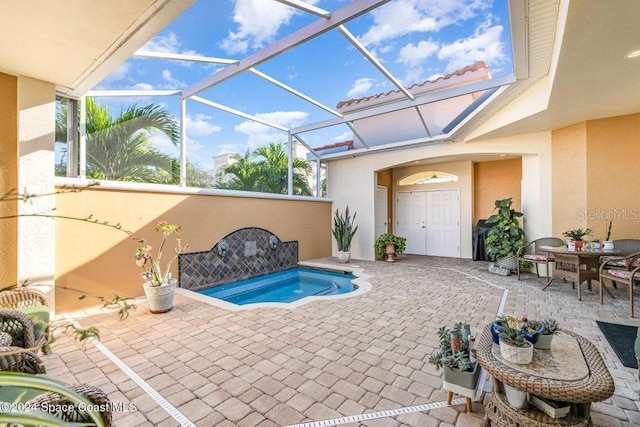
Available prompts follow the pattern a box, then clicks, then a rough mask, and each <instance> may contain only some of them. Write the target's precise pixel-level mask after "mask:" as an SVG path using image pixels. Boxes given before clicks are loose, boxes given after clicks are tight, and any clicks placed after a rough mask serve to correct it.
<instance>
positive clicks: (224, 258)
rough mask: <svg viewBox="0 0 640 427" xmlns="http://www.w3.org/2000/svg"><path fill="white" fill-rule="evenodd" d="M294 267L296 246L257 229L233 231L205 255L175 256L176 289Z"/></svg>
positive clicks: (221, 283) (209, 284) (201, 285)
mask: <svg viewBox="0 0 640 427" xmlns="http://www.w3.org/2000/svg"><path fill="white" fill-rule="evenodd" d="M297 265H298V242H297V241H292V242H282V241H280V239H279V238H278V237H276V236H275V235H274V234H273V233H271V232H270V231H267V230H265V229H262V228H257V227H247V228H241V229H239V230H236V231H234V232H232V233H230V234H228V235H226V236H225V237H223V238H222V239H220V240H219V241H218V243H216V244H215V245H214V246H213V248H211V250H209V251H202V252H189V253H183V254H180V255H179V258H178V279H179V286H180V287H182V288H186V289H191V290H199V289H206V288H211V287H213V286H219V285H226V284H229V283H233V282H237V281H239V280H245V279H250V278H253V277H258V276H263V275H265V274H270V273H275V272H278V271H283V270H288V269H290V268H294V267H296V266H297Z"/></svg>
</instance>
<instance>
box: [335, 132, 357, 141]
mask: <svg viewBox="0 0 640 427" xmlns="http://www.w3.org/2000/svg"><path fill="white" fill-rule="evenodd" d="M352 139H353V132H352V131H350V130H347V131H344V132H343V133H341V134H340V135H338V136H336V137H334V138H333V141H334V142H344V141H349V140H352Z"/></svg>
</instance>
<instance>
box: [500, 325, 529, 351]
mask: <svg viewBox="0 0 640 427" xmlns="http://www.w3.org/2000/svg"><path fill="white" fill-rule="evenodd" d="M500 339H501V340H502V341H504V342H505V343H507V344H509V345H512V346H514V347H526V346H527V342H528V341H527V340H526V339H525V338H524V331H523V330H522V329H518V328H512V327H511V326H509V325H505V326H503V327H502V330H501V331H500Z"/></svg>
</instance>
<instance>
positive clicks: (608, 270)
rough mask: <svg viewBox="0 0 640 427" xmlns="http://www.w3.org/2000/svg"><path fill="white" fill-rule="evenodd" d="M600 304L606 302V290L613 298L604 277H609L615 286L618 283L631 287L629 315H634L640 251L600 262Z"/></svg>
mask: <svg viewBox="0 0 640 427" xmlns="http://www.w3.org/2000/svg"><path fill="white" fill-rule="evenodd" d="M599 274H600V304H603V303H604V291H607V292H608V293H609V295H611V297H612V298H613V294H611V292H610V291H609V290H608V289H607V288H606V285H605V282H604V279H609V280H611V282H612V285H613V286H616V283H619V284H623V285H627V286H628V287H629V316H631V317H634V311H635V310H634V301H633V286H634V284H636V283H638V282H640V252H637V253H634V254H631V255H628V256H626V257H611V258H609V259H608V260H605V261H604V262H603V263H602V264H600V270H599Z"/></svg>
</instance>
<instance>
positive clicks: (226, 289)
mask: <svg viewBox="0 0 640 427" xmlns="http://www.w3.org/2000/svg"><path fill="white" fill-rule="evenodd" d="M354 278H355V276H354V275H353V274H351V273H346V272H333V271H326V270H317V269H311V268H301V267H299V268H293V269H291V270H286V271H281V272H279V273H273V274H268V275H266V276H260V277H256V278H253V279H248V280H243V281H240V282H235V283H231V284H228V285H221V286H215V287H213V288H209V289H202V290H200V291H198V293H200V294H202V295H207V296H210V297H213V298H218V299H221V300H223V301H227V302H230V303H233V304H238V305H246V304H257V303H268V302H275V303H290V302H293V301H297V300H299V299H302V298H305V297H310V296H316V297H317V296H326V295H339V294H345V293H349V292H352V291H354V290H355V289H356V288H357V287H356V286H354V285H353V283H352V280H353V279H354Z"/></svg>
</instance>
